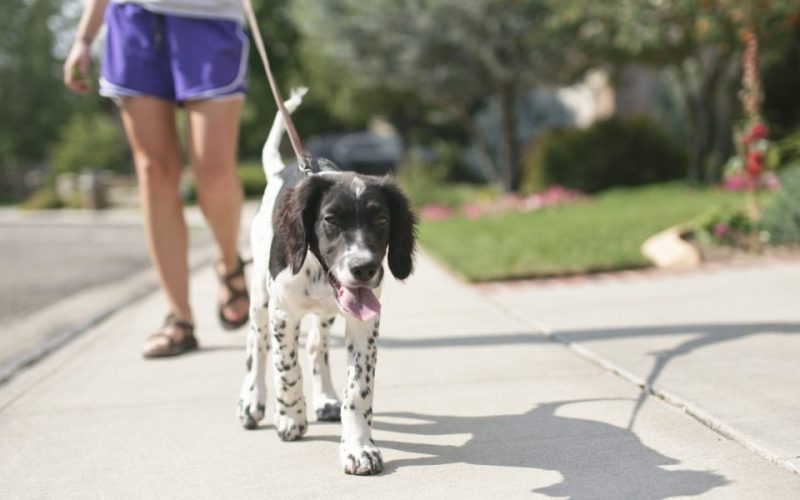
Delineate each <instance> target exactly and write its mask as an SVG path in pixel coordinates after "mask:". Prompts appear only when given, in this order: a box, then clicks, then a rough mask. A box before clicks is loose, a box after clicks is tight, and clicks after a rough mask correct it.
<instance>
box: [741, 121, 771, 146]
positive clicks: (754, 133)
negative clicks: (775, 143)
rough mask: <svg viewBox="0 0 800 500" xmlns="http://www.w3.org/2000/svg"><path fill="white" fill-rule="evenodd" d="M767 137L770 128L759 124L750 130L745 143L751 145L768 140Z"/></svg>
mask: <svg viewBox="0 0 800 500" xmlns="http://www.w3.org/2000/svg"><path fill="white" fill-rule="evenodd" d="M767 137H769V128H767V126H766V125H764V124H763V123H761V122H758V123H756V124H755V125H753V128H751V129H750V133H748V134H747V136H746V137H745V138H744V143H745V144H750V143H751V142H755V141H758V140H761V139H766V138H767Z"/></svg>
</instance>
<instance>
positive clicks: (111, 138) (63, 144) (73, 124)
mask: <svg viewBox="0 0 800 500" xmlns="http://www.w3.org/2000/svg"><path fill="white" fill-rule="evenodd" d="M50 159H51V161H52V164H53V168H54V173H56V174H61V173H66V172H80V171H82V170H83V169H84V168H86V167H92V168H96V169H99V170H111V171H113V172H120V173H127V172H130V171H131V160H130V154H129V153H128V145H127V142H126V141H125V136H124V134H123V132H122V129H121V128H120V127H119V125H118V124H117V123H116V122H115V121H114V120H113V119H112V118H111V117H109V116H106V115H103V114H98V113H94V114H85V113H78V114H75V115H73V116H72V117H71V118H70V120H69V121H68V122H67V123H66V125H64V127H62V129H61V131H60V133H59V139H58V141H56V143H54V144H53V145H52V147H51V149H50Z"/></svg>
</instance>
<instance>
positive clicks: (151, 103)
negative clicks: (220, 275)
mask: <svg viewBox="0 0 800 500" xmlns="http://www.w3.org/2000/svg"><path fill="white" fill-rule="evenodd" d="M121 112H122V123H123V124H124V126H125V132H126V134H127V136H128V142H129V143H130V146H131V151H132V153H133V160H134V164H135V166H136V173H137V176H138V178H139V193H140V197H141V201H142V211H143V213H144V226H145V234H146V236H147V244H148V248H149V250H150V257H151V259H152V260H153V264H154V265H155V267H156V270H157V271H158V276H159V279H160V281H161V287H162V289H163V290H164V292H165V294H166V296H167V300H168V301H169V307H170V311H171V313H172V314H174V315H175V316H176V317H177V318H178V319H179V320H182V321H186V322H189V323H191V322H192V311H191V308H190V306H189V271H188V257H187V246H188V243H187V239H188V236H187V231H186V223H185V221H184V219H183V206H182V204H181V199H180V193H179V184H180V177H181V163H182V162H181V154H180V143H179V140H178V133H177V130H176V127H175V105H174V103H172V102H169V101H166V100H163V99H158V98H155V97H147V96H141V97H130V98H126V99H124V100H123V102H122V106H121ZM167 334H168V335H170V336H173V337H174V338H175V339H176V340H180V337H181V332H180V331H179V330H177V329H169V331H168V332H167ZM153 343H155V344H163V343H166V339H163V338H162V339H160V340H159V339H155V340H154V341H149V342H148V344H153ZM145 347H146V349H145V350H147V348H148V346H145ZM149 347H153V346H149Z"/></svg>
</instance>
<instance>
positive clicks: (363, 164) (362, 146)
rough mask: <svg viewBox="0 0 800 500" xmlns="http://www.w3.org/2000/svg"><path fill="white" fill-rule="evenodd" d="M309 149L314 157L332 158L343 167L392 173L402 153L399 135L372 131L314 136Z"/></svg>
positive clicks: (359, 171)
mask: <svg viewBox="0 0 800 500" xmlns="http://www.w3.org/2000/svg"><path fill="white" fill-rule="evenodd" d="M306 149H307V150H308V152H309V153H311V154H312V155H313V156H318V157H323V158H328V159H330V160H331V161H333V162H334V163H336V165H338V166H339V168H341V169H342V170H352V171H354V172H358V173H361V174H368V175H384V174H387V173H390V172H393V171H394V170H395V168H397V165H398V163H399V162H400V158H401V155H402V154H403V145H402V142H401V141H400V138H399V137H398V136H396V135H378V134H375V133H372V132H354V133H350V134H327V135H323V136H317V137H313V138H311V139H310V140H309V141H308V142H307V143H306Z"/></svg>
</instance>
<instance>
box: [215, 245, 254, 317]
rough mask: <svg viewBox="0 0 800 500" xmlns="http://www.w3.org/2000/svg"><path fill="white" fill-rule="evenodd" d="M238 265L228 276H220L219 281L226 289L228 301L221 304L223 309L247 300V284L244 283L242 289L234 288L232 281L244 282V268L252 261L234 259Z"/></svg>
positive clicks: (240, 258)
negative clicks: (238, 301)
mask: <svg viewBox="0 0 800 500" xmlns="http://www.w3.org/2000/svg"><path fill="white" fill-rule="evenodd" d="M236 258H237V260H238V263H237V264H236V269H234V270H233V271H231V272H229V273H228V274H224V275H220V276H219V280H220V282H221V283H222V285H223V286H225V288H227V289H228V295H229V297H228V300H226V301H225V302H224V303H223V305H222V306H223V307H228V306H230V305H232V304H233V303H234V302H235V301H237V300H239V299H246V298H249V295H248V293H247V283H244V286H243V287H242V288H239V287H236V286H234V284H233V280H235V279H241V280H242V281H243V282H244V278H245V276H244V266H245V265H247V264H249V263H250V262H252V260H249V261H244V260H242V257H241V256H237V257H236Z"/></svg>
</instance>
